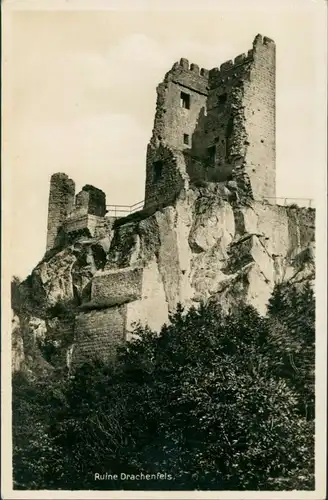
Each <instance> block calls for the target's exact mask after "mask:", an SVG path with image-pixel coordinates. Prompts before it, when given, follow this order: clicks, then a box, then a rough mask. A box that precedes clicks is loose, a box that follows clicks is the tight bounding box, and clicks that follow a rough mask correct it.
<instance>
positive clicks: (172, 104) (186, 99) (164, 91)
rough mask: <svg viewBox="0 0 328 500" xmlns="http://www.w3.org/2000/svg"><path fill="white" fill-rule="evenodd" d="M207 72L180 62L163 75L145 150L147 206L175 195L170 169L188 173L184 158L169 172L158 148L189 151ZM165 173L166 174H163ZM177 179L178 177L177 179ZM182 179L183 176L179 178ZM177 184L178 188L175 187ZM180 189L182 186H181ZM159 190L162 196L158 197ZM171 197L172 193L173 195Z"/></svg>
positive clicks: (203, 104) (168, 164) (204, 94)
mask: <svg viewBox="0 0 328 500" xmlns="http://www.w3.org/2000/svg"><path fill="white" fill-rule="evenodd" d="M207 85H208V71H207V70H205V69H204V68H202V69H200V68H199V67H198V66H197V65H196V64H190V65H189V62H188V60H187V59H181V60H180V62H179V63H175V64H174V65H173V67H172V69H171V70H170V71H169V72H168V73H167V74H166V75H165V78H164V81H163V82H162V83H161V84H160V85H159V86H158V87H157V103H156V114H155V120H154V128H153V135H152V138H151V141H150V144H149V146H148V149H147V160H146V164H147V167H146V168H147V170H146V188H145V201H146V206H147V205H149V203H150V198H153V200H152V202H154V198H155V200H156V197H157V196H158V197H159V198H160V199H161V200H162V201H163V199H165V196H164V191H165V192H166V197H167V196H170V194H171V193H172V190H173V191H174V192H176V191H177V190H178V189H177V188H179V184H180V185H181V182H180V183H179V179H176V176H175V175H174V172H173V169H174V168H177V169H178V170H179V171H180V173H181V171H183V172H185V171H186V169H187V166H186V160H185V158H184V156H181V155H180V161H179V164H178V165H176V166H174V165H173V168H172V161H171V158H168V161H166V159H165V158H163V150H162V151H161V149H160V148H161V146H164V147H166V148H167V150H166V151H167V156H168V157H169V156H170V155H169V154H168V151H170V150H171V151H172V153H173V155H175V156H178V155H179V153H182V152H188V150H190V149H191V147H192V137H193V134H194V131H195V129H196V127H197V124H198V119H199V115H200V113H201V110H204V109H205V107H206V99H207V93H208V88H207ZM161 158H162V159H163V160H164V164H163V168H162V170H163V172H162V174H163V175H162V178H161V179H160V181H161V182H160V184H159V179H158V177H159V176H158V175H157V169H158V164H157V165H156V164H155V162H156V161H158V159H161ZM166 170H168V172H166ZM179 177H180V176H179V175H178V178H179ZM182 177H183V174H182ZM176 181H178V184H176ZM180 187H181V186H180ZM158 190H160V191H161V194H160V195H158ZM173 196H174V193H173Z"/></svg>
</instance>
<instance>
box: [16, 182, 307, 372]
mask: <svg viewBox="0 0 328 500" xmlns="http://www.w3.org/2000/svg"><path fill="white" fill-rule="evenodd" d="M314 235H315V211H314V210H313V209H307V208H301V207H296V206H289V207H288V206H284V207H283V206H277V205H270V204H268V203H264V202H259V201H254V200H248V201H247V200H246V201H245V200H244V201H242V202H241V201H237V200H236V199H235V200H234V198H233V192H232V191H228V189H227V188H225V191H222V187H221V186H220V185H218V184H206V185H204V186H203V187H199V188H196V187H193V188H190V189H188V190H183V191H181V193H180V195H179V196H178V198H177V200H176V201H175V203H174V204H173V205H172V206H167V207H165V208H162V209H161V210H158V211H156V212H155V213H153V215H150V216H149V215H148V216H145V215H143V214H142V212H141V213H138V214H135V216H134V218H133V217H129V218H126V219H119V220H117V221H116V223H115V224H114V227H113V228H112V229H110V230H109V232H108V234H107V235H106V236H105V237H101V238H91V237H90V238H86V237H84V236H83V237H77V238H76V239H75V240H74V239H73V240H72V241H71V242H70V244H68V245H67V246H65V247H64V248H62V249H61V250H60V251H58V252H56V251H54V252H52V254H51V255H50V256H49V255H48V256H46V258H44V259H43V261H42V262H40V263H39V264H38V265H37V266H36V268H35V269H34V270H33V272H32V275H31V277H30V278H29V283H30V285H29V286H30V293H31V296H32V297H34V299H35V300H36V301H37V303H38V305H39V310H40V311H43V312H44V314H41V315H40V314H39V316H40V317H39V318H38V319H37V318H36V316H37V314H36V313H35V311H34V312H33V314H32V313H31V315H30V317H29V325H30V329H31V330H33V332H34V334H33V335H34V337H35V339H39V341H40V340H42V342H44V341H47V336H48V337H49V335H50V336H51V338H52V339H54V338H56V332H58V339H57V340H58V342H59V343H60V342H61V336H62V335H63V334H62V332H63V331H65V332H66V333H67V331H68V330H69V329H71V335H68V336H67V335H66V337H67V338H69V339H70V340H69V342H66V344H65V345H64V344H63V343H62V346H63V348H64V349H66V351H65V352H66V355H65V356H64V355H63V360H64V361H63V362H64V363H66V362H68V365H69V367H70V366H71V364H72V363H73V365H74V364H75V363H76V364H78V363H81V362H82V361H83V360H85V359H86V358H90V357H94V356H95V357H102V358H107V357H111V356H112V355H113V353H114V352H115V346H116V345H117V344H118V343H121V342H124V341H125V340H126V339H129V338H130V336H131V333H132V331H133V328H134V325H135V324H137V323H141V324H143V325H146V324H147V325H149V327H150V328H152V329H154V330H157V331H158V330H159V329H160V328H161V326H162V325H163V324H164V323H165V322H167V321H168V320H169V315H170V314H171V313H173V312H174V311H175V309H176V307H177V305H178V303H181V304H182V305H183V306H184V307H185V308H189V307H190V306H191V305H196V306H197V304H199V303H200V302H201V301H207V300H210V301H216V302H218V303H220V304H221V305H222V306H223V308H224V309H225V310H229V309H230V308H232V307H236V306H237V305H238V303H239V302H240V301H245V302H247V303H249V304H252V305H253V306H254V307H255V308H256V309H257V310H258V311H259V312H260V313H261V314H263V313H265V311H266V306H267V302H268V299H269V297H270V295H271V293H272V291H273V287H274V285H275V284H276V283H278V282H281V281H290V282H292V283H299V284H300V285H301V284H302V283H304V282H305V281H306V282H309V281H310V282H311V281H313V279H314ZM58 304H62V305H63V304H64V305H65V304H70V307H71V308H73V311H74V314H73V316H74V319H72V317H73V316H71V320H70V322H68V323H69V324H68V325H67V324H66V328H63V319H62V317H61V315H60V314H59V313H58V314H57V316H56V311H55V312H54V309H55V310H56V305H58ZM49 311H52V316H51V319H49ZM56 321H57V322H59V323H60V324H57V326H56V325H54V322H55V323H56ZM66 323H67V318H66ZM33 325H34V326H33ZM49 332H50V333H49ZM36 341H37V340H36ZM18 344H19V345H18ZM18 344H17V345H18V347H17V349H16V355H15V358H14V361H13V369H15V370H16V369H18V368H19V366H20V363H21V360H22V358H23V356H24V354H23V347H22V345H21V344H20V343H19V342H18ZM64 358H65V359H64Z"/></svg>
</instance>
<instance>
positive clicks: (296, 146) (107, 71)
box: [6, 0, 326, 277]
mask: <svg viewBox="0 0 328 500" xmlns="http://www.w3.org/2000/svg"><path fill="white" fill-rule="evenodd" d="M45 3H46V2H45ZM109 3H110V2H108V4H109ZM161 3H162V9H164V8H165V7H164V5H167V6H168V5H169V3H168V2H166V3H163V2H161ZM77 4H78V2H76V3H75V5H77ZM108 4H107V5H108ZM136 4H138V2H137V1H136ZM174 4H175V5H177V4H178V3H177V2H175V3H174ZM192 4H193V7H194V8H195V6H196V5H197V6H198V11H197V12H194V11H193V10H187V9H186V8H184V9H182V8H181V10H180V12H177V11H169V7H167V10H166V11H161V12H159V11H154V12H151V11H150V10H146V11H140V10H139V11H133V10H131V8H130V10H125V11H110V10H106V11H105V10H99V11H95V10H94V11H82V10H74V11H67V10H66V11H64V10H62V11H60V10H56V11H54V10H52V11H46V10H45V11H38V10H33V11H16V12H15V14H14V15H12V17H11V19H12V22H11V38H10V50H9V51H8V50H7V52H6V61H8V62H9V63H10V68H11V72H10V76H11V80H10V94H11V99H10V104H9V107H8V109H9V111H10V127H9V129H10V130H7V135H6V137H7V139H8V143H9V146H8V151H10V155H7V156H6V158H7V162H8V163H9V164H10V180H9V181H8V183H9V184H8V186H7V189H10V193H11V201H12V205H11V209H10V210H11V212H10V213H11V216H10V217H11V218H10V226H11V229H12V231H11V245H12V253H11V264H12V274H17V275H19V276H21V277H25V276H26V275H27V274H28V273H29V272H30V271H31V270H32V268H33V267H34V266H35V264H36V263H37V262H38V261H39V260H40V259H41V258H42V256H43V253H44V250H45V243H46V225H47V202H48V190H49V179H50V176H51V174H53V173H54V172H59V171H60V172H66V173H67V174H68V175H69V176H70V177H72V178H73V179H74V180H75V182H76V184H77V191H78V190H79V189H81V187H82V186H83V185H84V184H87V183H88V184H93V185H95V186H96V187H99V188H101V189H102V190H104V191H105V192H106V195H107V203H111V204H115V203H117V204H132V203H134V202H137V201H139V200H142V199H143V197H144V180H145V155H146V146H147V142H148V141H149V139H150V136H151V132H152V126H153V117H154V111H155V102H156V91H155V89H156V85H157V84H158V83H159V82H160V81H161V80H162V78H163V76H164V74H165V72H166V71H167V70H168V69H169V68H170V67H171V66H172V64H173V63H174V62H175V61H177V60H179V59H180V58H181V57H186V58H188V59H189V61H190V62H195V63H197V64H199V65H200V66H202V67H205V68H208V69H210V68H212V67H215V66H219V65H220V64H221V63H222V62H224V61H225V60H227V59H230V58H233V57H235V56H236V55H238V54H240V53H242V52H246V51H247V50H248V49H249V48H251V46H252V41H253V38H254V37H255V35H256V34H257V33H261V34H263V35H266V36H269V37H270V38H273V39H274V40H275V42H276V45H277V195H278V196H288V197H306V198H315V197H316V192H317V189H318V183H320V182H322V177H321V178H320V175H321V174H320V168H321V171H322V164H321V165H320V162H318V161H316V154H317V152H318V150H319V149H320V148H321V147H322V145H321V143H320V142H319V141H322V133H321V132H322V131H320V130H319V128H318V127H319V126H320V123H322V122H320V120H318V113H320V111H322V108H323V106H324V103H323V102H322V101H321V108H320V100H319V101H318V98H319V99H320V95H321V96H322V83H323V80H322V67H320V63H321V64H322V61H324V58H323V52H322V48H321V47H322V46H323V45H325V43H326V42H325V41H323V40H322V31H321V33H320V30H319V29H318V26H319V25H318V14H319V17H320V15H321V17H322V10H321V14H320V13H319V12H318V9H317V8H316V2H313V1H311V0H309V1H307V2H303V1H302V0H298V1H297V2H295V1H294V2H293V3H290V2H288V0H285V1H284V3H283V5H284V7H282V6H281V5H282V4H278V3H275V2H273V1H272V2H271V1H270V2H267V1H262V2H258V3H257V5H254V4H253V5H252V4H250V3H249V2H247V1H246V0H245V1H243V2H242V3H239V4H237V3H235V2H232V1H230V2H229V3H226V2H220V1H219V0H218V1H216V2H215V3H214V2H213V5H216V9H217V10H213V9H212V10H207V11H206V10H205V9H204V11H202V10H199V9H200V6H201V5H202V3H201V0H200V1H199V2H198V0H197V1H196V0H193V2H192ZM44 5H45V4H44ZM90 5H91V4H90V2H89V6H90ZM92 5H93V6H95V5H96V2H95V1H93V2H92ZM156 5H158V2H157V4H156ZM279 5H280V6H279ZM293 5H297V7H293ZM213 8H214V7H213ZM219 8H220V9H219ZM320 36H321V39H320ZM320 41H321V44H320ZM8 47H9V42H8ZM8 102H9V101H8ZM7 129H8V126H7ZM6 167H7V168H9V165H6ZM8 179H9V178H8Z"/></svg>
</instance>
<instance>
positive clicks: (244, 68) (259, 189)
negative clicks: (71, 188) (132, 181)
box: [145, 35, 275, 205]
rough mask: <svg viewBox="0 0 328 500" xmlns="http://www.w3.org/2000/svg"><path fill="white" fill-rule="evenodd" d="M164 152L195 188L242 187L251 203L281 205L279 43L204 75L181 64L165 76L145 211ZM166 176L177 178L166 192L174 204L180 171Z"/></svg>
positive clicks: (261, 44)
mask: <svg viewBox="0 0 328 500" xmlns="http://www.w3.org/2000/svg"><path fill="white" fill-rule="evenodd" d="M181 93H183V94H184V95H185V96H184V97H185V98H186V96H187V103H183V99H182V101H181V95H182V94H181ZM161 145H165V147H167V148H168V149H169V150H171V151H172V152H176V151H180V152H181V153H183V156H184V163H185V171H186V172H187V174H188V175H187V177H188V179H189V180H191V181H196V180H203V181H209V182H225V181H229V180H236V181H237V186H238V188H239V189H240V191H241V192H242V193H243V194H244V195H246V196H251V197H254V198H255V199H263V198H267V197H268V198H274V197H275V44H274V42H273V41H271V40H270V39H269V38H267V37H262V36H261V35H258V36H257V37H255V39H254V42H253V48H252V49H250V50H249V51H248V52H247V54H246V53H245V54H240V55H239V56H237V57H236V58H235V59H234V60H233V61H232V60H230V61H227V62H225V63H223V64H221V66H220V68H214V69H212V70H210V71H207V70H205V69H201V70H199V67H198V66H197V65H195V64H192V65H190V66H189V62H188V61H187V60H186V59H181V60H180V62H179V63H175V64H174V66H173V68H172V69H171V70H170V71H169V72H168V73H167V74H166V76H165V78H164V81H163V82H162V83H161V84H160V85H159V86H158V88H157V105H156V114H155V120H154V129H153V135H152V139H151V141H150V145H149V147H148V151H147V173H146V193H145V199H146V205H147V204H148V203H149V198H150V197H151V196H152V195H153V194H154V192H155V197H156V191H157V190H158V186H157V182H158V179H157V177H156V167H157V165H156V163H155V161H156V156H157V150H158V149H159V148H160V147H161ZM165 161H166V160H165V159H164V163H165ZM171 167H172V168H171ZM165 168H166V164H164V167H163V169H165ZM167 168H168V170H169V171H170V176H169V177H167V178H166V177H165V176H163V177H162V179H161V190H162V191H165V192H166V197H167V198H168V199H169V198H170V195H171V194H172V190H174V191H176V183H174V182H170V178H171V179H172V178H174V174H173V171H172V169H174V168H177V166H176V165H174V163H173V164H172V162H171V165H170V166H168V167H167ZM184 186H185V185H184ZM161 198H163V196H161Z"/></svg>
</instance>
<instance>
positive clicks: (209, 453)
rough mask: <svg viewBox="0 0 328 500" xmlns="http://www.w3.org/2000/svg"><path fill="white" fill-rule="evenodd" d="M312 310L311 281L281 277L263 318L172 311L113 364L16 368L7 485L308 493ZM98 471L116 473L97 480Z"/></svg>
mask: <svg viewBox="0 0 328 500" xmlns="http://www.w3.org/2000/svg"><path fill="white" fill-rule="evenodd" d="M314 313H315V306H314V296H313V292H312V290H311V289H310V288H309V287H307V286H304V287H302V288H295V287H294V288H293V287H290V286H289V287H288V286H287V285H279V286H277V287H276V289H275V291H274V294H273V296H272V298H271V300H270V304H269V308H268V313H267V315H266V316H265V317H261V316H259V314H258V313H257V312H256V311H255V310H254V309H253V308H252V307H250V306H241V307H240V308H239V309H238V310H235V311H233V312H232V313H230V314H228V315H226V314H223V312H222V311H221V310H220V309H219V308H218V307H217V306H215V305H206V306H205V305H203V306H201V307H200V308H199V309H198V310H196V309H191V310H189V311H188V312H187V313H186V312H184V311H183V310H182V309H181V308H179V309H178V311H177V313H176V314H175V315H174V316H173V317H171V322H170V325H165V326H163V328H162V330H161V332H160V334H159V335H158V334H155V333H154V332H152V331H150V330H149V329H148V328H140V327H139V328H137V329H136V332H135V333H136V338H135V340H133V341H131V342H129V343H127V344H126V345H125V346H124V347H122V348H121V349H120V351H119V354H118V359H117V363H116V364H115V365H106V364H101V363H97V364H92V365H91V364H90V365H84V366H82V367H80V369H79V370H77V371H76V372H75V373H74V377H69V378H67V377H66V378H64V377H63V376H62V378H58V376H57V378H56V372H54V374H53V375H52V376H48V378H47V379H46V380H42V379H39V380H38V381H34V382H31V381H28V380H27V379H26V378H25V377H24V375H23V374H22V373H17V374H15V375H14V379H13V463H14V483H15V488H17V489H98V490H99V489H104V490H109V489H122V488H124V489H170V490H179V489H180V490H189V489H200V490H270V489H272V490H279V489H280V490H281V489H284V490H286V489H287V490H291V489H313V488H314V346H315V325H314V319H315V315H314ZM106 472H107V473H109V474H117V475H118V480H117V481H105V480H103V481H101V480H95V473H99V474H104V473H106ZM121 473H125V474H140V473H143V474H157V473H162V474H165V473H166V474H167V476H166V477H169V475H170V477H172V479H170V480H168V479H167V480H160V479H159V480H156V481H155V480H143V481H142V480H139V481H138V480H134V481H128V480H120V474H121Z"/></svg>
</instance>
